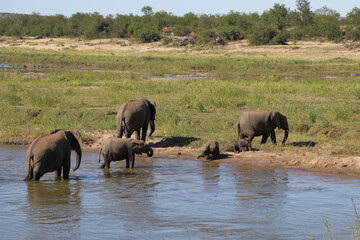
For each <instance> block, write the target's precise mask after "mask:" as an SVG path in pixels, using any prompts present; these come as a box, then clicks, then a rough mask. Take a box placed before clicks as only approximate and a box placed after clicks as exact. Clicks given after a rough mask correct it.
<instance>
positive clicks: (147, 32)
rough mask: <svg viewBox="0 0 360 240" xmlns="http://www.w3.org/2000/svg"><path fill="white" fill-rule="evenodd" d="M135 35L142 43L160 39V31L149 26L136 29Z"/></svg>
mask: <svg viewBox="0 0 360 240" xmlns="http://www.w3.org/2000/svg"><path fill="white" fill-rule="evenodd" d="M135 37H136V38H137V39H138V40H139V41H140V42H142V43H150V42H157V41H159V40H160V35H159V33H158V32H157V31H155V30H152V29H149V28H141V29H140V30H138V31H136V33H135Z"/></svg>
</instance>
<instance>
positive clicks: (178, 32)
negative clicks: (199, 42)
mask: <svg viewBox="0 0 360 240" xmlns="http://www.w3.org/2000/svg"><path fill="white" fill-rule="evenodd" d="M173 33H174V35H175V36H187V35H189V34H190V33H191V31H190V28H189V27H187V26H185V25H181V24H176V25H175V27H174V29H173Z"/></svg>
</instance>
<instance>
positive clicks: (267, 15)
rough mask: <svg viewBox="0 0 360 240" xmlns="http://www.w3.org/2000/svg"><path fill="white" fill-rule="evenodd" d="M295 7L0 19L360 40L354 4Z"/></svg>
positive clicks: (34, 25)
mask: <svg viewBox="0 0 360 240" xmlns="http://www.w3.org/2000/svg"><path fill="white" fill-rule="evenodd" d="M296 7H297V8H296V9H295V10H290V9H289V8H287V7H286V6H285V4H278V3H276V4H274V6H273V7H272V8H270V9H269V10H267V11H264V12H263V13H262V14H258V13H243V12H235V11H230V12H229V13H228V14H223V15H219V14H215V15H212V14H210V15H208V14H194V13H192V12H189V13H186V14H185V15H183V16H175V15H173V14H172V13H169V12H165V11H159V12H155V13H154V12H153V9H152V7H151V6H144V7H143V8H142V9H141V11H142V13H143V15H141V16H139V15H133V14H129V15H122V14H117V15H116V16H113V15H108V16H106V17H104V16H102V15H100V14H99V13H97V12H94V13H75V14H73V15H72V16H71V17H65V16H63V15H55V16H40V15H39V14H32V15H16V16H15V17H11V18H5V19H0V35H3V36H44V37H79V38H87V39H97V38H133V39H136V40H138V41H140V42H144V43H145V42H154V41H160V40H162V41H164V43H168V41H169V38H165V37H164V36H166V35H170V34H171V35H175V36H188V37H191V38H192V39H193V40H194V42H196V43H197V44H206V43H209V42H211V41H213V40H214V39H216V38H217V37H220V38H222V39H223V40H225V41H235V40H240V39H249V42H250V44H252V45H263V44H286V42H287V41H289V40H301V39H305V40H306V39H314V38H321V39H326V40H329V41H342V40H344V39H347V40H352V41H359V40H360V9H359V8H358V7H354V8H353V9H352V10H351V11H350V12H349V13H347V15H346V16H345V17H341V16H340V14H339V13H338V12H337V11H336V10H332V9H329V8H328V7H326V6H324V7H322V8H320V9H317V10H315V11H312V9H311V6H310V2H309V1H307V0H296Z"/></svg>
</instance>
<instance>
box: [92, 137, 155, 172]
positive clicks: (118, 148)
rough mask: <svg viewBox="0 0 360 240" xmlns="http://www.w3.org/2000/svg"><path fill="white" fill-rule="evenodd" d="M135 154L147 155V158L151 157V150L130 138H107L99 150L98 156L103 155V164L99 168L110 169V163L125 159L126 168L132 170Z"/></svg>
mask: <svg viewBox="0 0 360 240" xmlns="http://www.w3.org/2000/svg"><path fill="white" fill-rule="evenodd" d="M135 153H136V154H142V153H147V155H148V156H149V157H151V156H152V155H153V153H154V152H153V150H152V148H151V147H150V146H149V145H148V144H146V143H145V142H144V141H142V140H135V139H131V138H108V139H106V140H105V141H104V142H103V144H102V146H101V149H100V153H99V162H100V156H101V155H103V158H104V164H102V165H101V168H105V167H106V168H110V162H111V161H120V160H124V159H126V168H129V167H130V166H131V168H134V164H135Z"/></svg>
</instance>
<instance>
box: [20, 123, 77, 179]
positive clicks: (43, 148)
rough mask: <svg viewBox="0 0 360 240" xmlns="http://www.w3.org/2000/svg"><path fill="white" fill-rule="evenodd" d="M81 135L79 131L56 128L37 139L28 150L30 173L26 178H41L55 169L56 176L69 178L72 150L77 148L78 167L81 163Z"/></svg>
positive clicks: (27, 159)
mask: <svg viewBox="0 0 360 240" xmlns="http://www.w3.org/2000/svg"><path fill="white" fill-rule="evenodd" d="M80 142H81V135H80V133H79V132H78V131H65V130H61V129H58V130H55V131H52V132H51V133H50V134H46V135H42V136H40V137H38V138H37V139H35V140H34V141H33V142H32V143H31V145H30V146H29V148H28V150H27V152H26V161H27V166H28V175H27V177H26V178H25V180H26V181H27V180H39V179H40V178H41V177H42V176H43V175H44V174H45V173H47V172H53V171H55V178H60V177H61V171H63V178H64V179H68V178H69V172H70V166H71V162H70V157H71V150H75V152H76V153H77V155H76V167H75V168H74V169H73V170H74V171H75V170H76V169H78V168H79V167H80V163H81V146H80Z"/></svg>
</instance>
